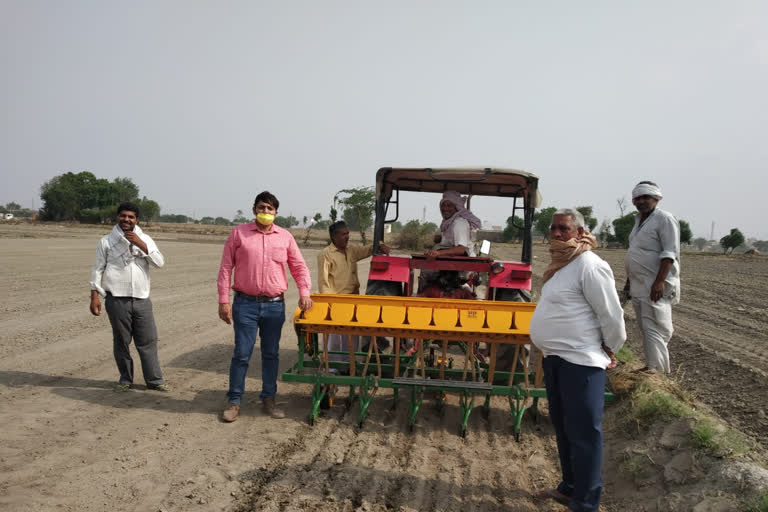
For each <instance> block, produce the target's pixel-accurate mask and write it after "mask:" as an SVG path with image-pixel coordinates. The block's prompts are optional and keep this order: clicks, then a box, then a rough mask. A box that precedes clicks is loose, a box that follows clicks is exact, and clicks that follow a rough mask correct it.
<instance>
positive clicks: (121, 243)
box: [90, 203, 168, 391]
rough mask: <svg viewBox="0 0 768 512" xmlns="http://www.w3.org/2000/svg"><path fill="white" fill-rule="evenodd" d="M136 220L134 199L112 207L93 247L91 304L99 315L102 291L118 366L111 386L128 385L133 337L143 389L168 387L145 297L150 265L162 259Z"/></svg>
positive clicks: (130, 384) (158, 264)
mask: <svg viewBox="0 0 768 512" xmlns="http://www.w3.org/2000/svg"><path fill="white" fill-rule="evenodd" d="M138 221H139V207H138V206H137V205H135V204H133V203H122V204H120V206H118V207H117V224H116V225H115V227H114V228H112V232H110V233H109V234H108V235H106V236H104V237H102V238H101V240H99V244H98V246H97V247H96V262H95V263H94V264H93V270H92V272H91V307H90V309H91V313H92V314H94V315H96V316H99V315H100V314H101V301H100V300H99V296H100V295H103V296H106V301H105V302H106V304H105V305H106V310H107V315H108V316H109V322H110V323H111V324H112V347H113V352H114V356H115V362H116V363H117V369H118V371H119V372H120V380H119V381H118V383H117V385H116V387H115V390H116V391H127V390H129V389H130V388H131V387H133V359H132V358H131V353H130V350H129V346H130V343H131V338H133V340H134V342H135V343H136V350H137V351H138V352H139V358H140V359H141V370H142V372H143V374H144V381H145V382H146V384H147V389H154V390H157V391H168V386H167V385H166V384H165V382H164V381H163V373H162V372H161V371H160V362H159V361H158V358H157V327H156V326H155V317H154V314H153V313H152V301H150V299H149V267H150V265H152V266H154V267H157V268H160V267H162V266H163V265H164V264H165V259H164V258H163V255H162V254H161V253H160V251H159V250H158V248H157V245H155V242H154V241H153V240H152V238H150V237H149V235H147V234H145V233H144V232H142V230H141V228H140V227H139V226H138V225H137V223H138Z"/></svg>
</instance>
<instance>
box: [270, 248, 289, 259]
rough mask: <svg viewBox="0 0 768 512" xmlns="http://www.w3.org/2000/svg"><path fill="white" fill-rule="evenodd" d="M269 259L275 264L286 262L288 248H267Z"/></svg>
mask: <svg viewBox="0 0 768 512" xmlns="http://www.w3.org/2000/svg"><path fill="white" fill-rule="evenodd" d="M268 255H269V258H270V259H271V260H272V261H276V262H277V263H285V262H286V261H288V246H285V245H279V244H275V245H272V246H270V248H269V253H268Z"/></svg>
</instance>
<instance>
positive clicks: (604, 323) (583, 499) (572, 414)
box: [530, 209, 627, 512]
mask: <svg viewBox="0 0 768 512" xmlns="http://www.w3.org/2000/svg"><path fill="white" fill-rule="evenodd" d="M550 234H551V243H550V249H549V251H550V254H551V256H552V261H551V263H550V265H549V267H548V268H547V270H546V271H545V272H544V286H543V287H542V289H541V298H540V300H539V302H538V304H537V306H536V309H535V311H534V313H533V318H532V319H531V325H530V332H531V341H533V343H534V344H535V345H536V347H537V348H538V349H539V350H541V352H542V354H543V356H544V361H543V368H544V378H545V381H546V388H547V401H548V403H549V416H550V419H551V420H552V425H553V426H554V428H555V436H556V438H557V450H558V453H559V455H560V468H561V471H562V480H561V481H560V484H559V485H558V486H557V487H556V488H554V489H547V490H545V491H542V492H540V493H539V494H538V496H539V497H541V498H550V499H554V500H555V501H557V502H559V503H562V504H564V505H567V506H568V507H569V509H570V510H574V511H579V512H581V511H590V512H591V511H597V510H598V509H599V508H600V495H601V493H602V488H603V481H602V470H601V464H602V457H603V435H602V426H601V424H602V418H603V405H604V393H605V369H606V368H607V367H612V366H614V365H615V359H614V357H613V354H614V352H616V351H618V350H619V349H620V348H621V346H622V345H623V344H624V342H625V341H626V338H627V334H626V330H625V326H624V314H623V310H622V308H621V304H620V303H619V297H618V294H617V293H616V284H615V282H614V278H613V272H612V271H611V267H610V266H609V265H608V263H606V262H605V261H603V260H602V259H601V258H600V257H598V256H597V255H595V254H594V253H593V252H592V251H591V250H592V248H594V247H597V241H596V240H595V237H594V236H592V235H591V234H589V232H587V231H585V230H584V217H583V216H582V215H581V214H580V213H579V212H578V211H576V210H571V209H562V210H558V211H556V212H555V215H554V216H553V218H552V225H551V227H550Z"/></svg>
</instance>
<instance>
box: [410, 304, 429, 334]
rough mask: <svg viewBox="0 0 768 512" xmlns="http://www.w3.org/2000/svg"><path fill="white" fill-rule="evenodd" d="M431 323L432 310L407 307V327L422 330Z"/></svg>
mask: <svg viewBox="0 0 768 512" xmlns="http://www.w3.org/2000/svg"><path fill="white" fill-rule="evenodd" d="M430 323H432V308H421V307H413V306H411V307H409V308H408V325H409V326H411V327H412V328H414V329H423V328H425V327H427V326H429V324H430Z"/></svg>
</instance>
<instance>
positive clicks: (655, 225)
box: [625, 208, 680, 304]
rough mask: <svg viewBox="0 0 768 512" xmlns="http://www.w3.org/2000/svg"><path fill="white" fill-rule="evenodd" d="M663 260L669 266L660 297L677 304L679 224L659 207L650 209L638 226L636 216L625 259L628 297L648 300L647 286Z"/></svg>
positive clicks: (678, 288) (638, 222) (651, 281)
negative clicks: (670, 264) (649, 212)
mask: <svg viewBox="0 0 768 512" xmlns="http://www.w3.org/2000/svg"><path fill="white" fill-rule="evenodd" d="M665 258H669V259H671V260H672V267H671V268H670V269H669V273H667V277H666V279H665V280H664V295H663V297H664V299H666V300H668V301H669V303H670V304H677V303H678V302H680V224H679V223H678V222H677V219H675V217H674V216H673V215H672V214H671V213H669V212H666V211H664V210H662V209H660V208H656V209H654V210H653V211H652V212H651V214H650V215H649V216H648V218H646V219H645V222H643V223H642V224H640V215H637V216H636V217H635V227H634V228H633V229H632V233H630V235H629V250H628V251H627V256H626V259H625V267H626V270H627V277H628V278H629V286H630V293H631V294H632V298H637V299H641V300H645V301H646V302H649V301H650V295H651V286H652V285H653V282H654V281H655V280H656V275H657V274H658V273H659V267H660V266H661V260H663V259H665Z"/></svg>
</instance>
